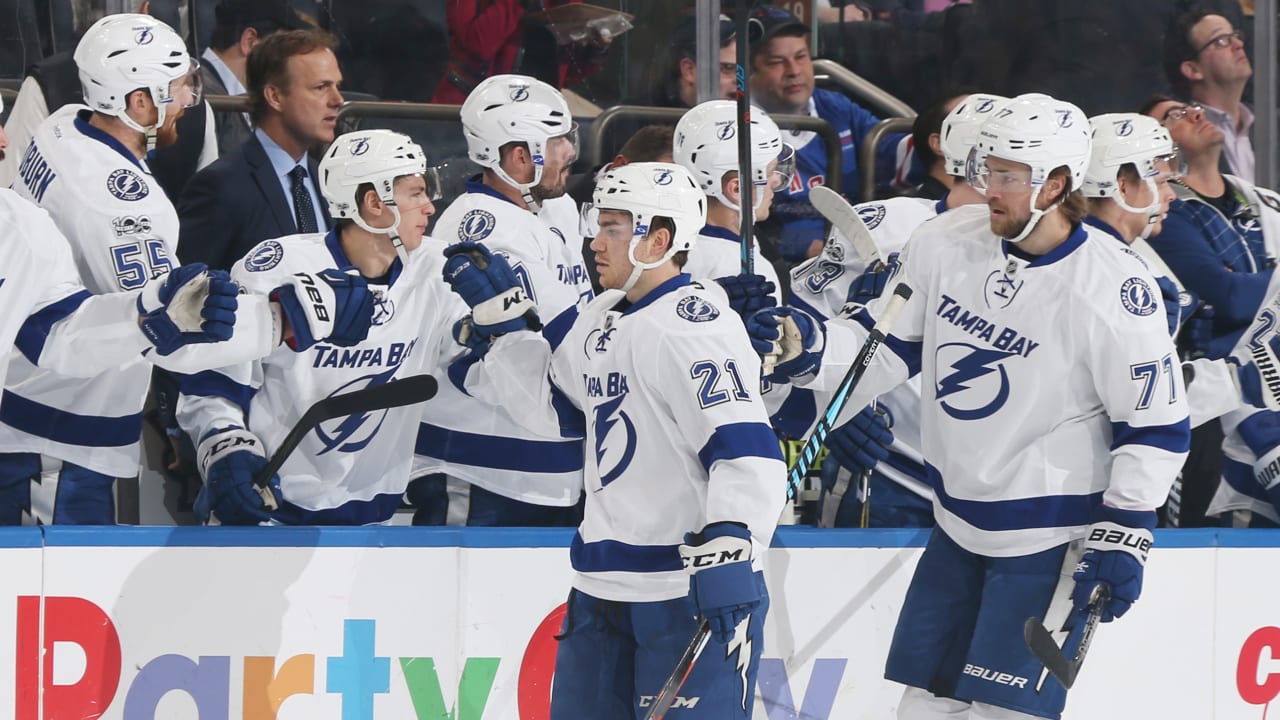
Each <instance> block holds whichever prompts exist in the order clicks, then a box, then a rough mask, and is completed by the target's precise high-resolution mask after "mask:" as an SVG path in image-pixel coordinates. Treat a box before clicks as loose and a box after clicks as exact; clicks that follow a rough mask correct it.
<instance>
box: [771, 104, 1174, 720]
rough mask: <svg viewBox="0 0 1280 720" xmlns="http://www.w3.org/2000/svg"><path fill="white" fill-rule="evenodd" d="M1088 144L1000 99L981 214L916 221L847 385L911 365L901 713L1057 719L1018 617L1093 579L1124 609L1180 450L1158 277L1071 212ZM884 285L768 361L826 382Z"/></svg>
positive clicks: (1087, 592)
mask: <svg viewBox="0 0 1280 720" xmlns="http://www.w3.org/2000/svg"><path fill="white" fill-rule="evenodd" d="M1089 152H1090V131H1089V124H1088V120H1087V119H1086V118H1085V116H1084V114H1083V113H1082V112H1081V111H1080V110H1079V108H1077V107H1075V106H1074V105H1071V104H1070V103H1066V102H1062V101H1059V100H1055V99H1053V98H1050V97H1048V96H1044V95H1024V96H1019V97H1017V98H1014V99H1013V100H1011V101H1010V102H1009V103H1008V104H1007V105H1006V106H1005V107H1004V108H1003V109H1001V110H1000V111H999V112H998V113H996V115H995V116H994V117H992V118H991V119H989V120H987V121H986V122H985V123H984V124H983V125H982V128H981V130H980V132H979V138H978V142H977V146H976V148H975V151H974V155H973V158H972V160H971V162H970V163H969V178H970V183H971V184H972V185H974V187H975V188H976V189H979V190H983V191H984V192H985V194H986V198H987V207H986V208H981V207H976V206H975V207H969V208H958V209H956V210H953V211H951V212H948V213H946V214H944V215H941V216H939V217H938V218H937V219H936V220H933V221H930V222H928V223H925V224H924V225H922V226H921V227H920V229H918V230H917V231H916V233H915V234H913V235H912V237H911V240H910V241H909V242H908V243H907V246H906V248H905V249H904V250H903V252H902V265H901V268H900V270H899V271H898V273H897V275H896V276H895V277H894V278H893V280H892V281H891V285H890V286H891V287H892V286H893V285H896V284H897V283H904V284H906V285H907V286H909V287H910V288H912V289H913V290H914V291H915V294H914V295H913V296H912V297H911V299H910V301H908V302H907V304H906V306H905V307H904V308H903V312H902V314H901V315H900V316H899V318H898V321H897V324H896V325H895V326H894V328H893V330H892V335H891V337H890V338H889V339H888V341H887V342H886V343H885V344H884V345H883V346H882V348H881V352H880V353H879V354H878V355H877V356H876V358H875V360H874V361H873V362H872V364H871V367H870V368H869V369H868V371H867V373H866V374H865V375H864V376H863V379H862V383H861V384H860V385H859V386H858V388H857V389H856V390H855V391H854V392H853V393H852V397H851V399H850V402H849V407H851V408H860V407H862V406H863V405H865V403H866V401H867V400H868V399H869V398H870V397H873V396H875V395H876V394H878V393H881V392H883V391H884V390H885V389H886V388H888V387H891V386H893V385H895V384H897V383H900V382H902V381H903V380H905V379H906V378H907V377H910V376H911V375H914V374H915V373H917V372H919V373H920V375H921V381H922V382H921V386H922V393H923V394H922V423H921V430H922V440H923V450H924V457H925V458H926V462H927V465H926V472H927V474H928V477H929V480H930V484H931V485H932V487H933V490H934V495H935V503H934V515H935V518H936V520H937V522H938V526H937V527H936V528H935V530H934V532H933V534H932V536H931V538H930V540H929V543H928V545H927V547H926V548H925V551H924V553H923V555H922V556H921V558H920V562H919V565H918V566H917V569H916V571H915V575H914V576H913V578H912V582H911V585H910V587H909V589H908V591H907V596H906V599H905V600H904V603H903V608H902V611H901V614H900V615H899V620H898V627H897V630H896V631H895V633H894V638H893V642H892V645H891V647H890V651H889V657H888V661H887V664H886V671H885V675H886V677H887V678H889V679H891V680H895V681H897V682H900V683H903V684H904V685H907V686H908V687H907V690H906V692H905V693H904V695H903V699H902V702H901V703H900V705H899V709H898V717H899V718H904V719H907V720H915V719H917V718H984V719H989V718H1026V717H1045V718H1057V717H1058V716H1059V715H1060V713H1061V711H1062V708H1063V706H1064V703H1065V700H1066V693H1065V690H1064V689H1063V688H1062V686H1061V685H1059V684H1058V683H1057V682H1056V681H1054V680H1052V679H1049V680H1047V681H1046V682H1044V683H1043V685H1039V686H1038V684H1037V679H1038V678H1040V677H1041V673H1042V670H1043V668H1042V666H1041V665H1040V664H1039V663H1038V662H1037V661H1036V659H1035V657H1034V656H1033V655H1032V654H1031V653H1030V652H1029V651H1028V650H1027V648H1026V647H1025V645H1024V643H1023V632H1022V626H1023V622H1024V620H1026V618H1028V617H1037V618H1045V624H1046V626H1048V627H1051V628H1055V629H1056V628H1059V627H1062V626H1064V621H1065V623H1066V624H1067V625H1073V626H1074V627H1076V628H1080V627H1081V626H1082V625H1083V623H1081V622H1079V621H1078V619H1079V618H1080V617H1081V616H1082V615H1083V613H1084V612H1085V611H1086V610H1087V609H1089V606H1090V603H1091V602H1092V601H1093V600H1092V598H1093V593H1094V591H1095V590H1096V589H1097V588H1098V587H1099V586H1103V585H1105V586H1107V587H1108V588H1109V590H1110V597H1109V599H1108V600H1105V601H1102V602H1104V604H1103V605H1102V608H1101V610H1102V618H1103V620H1104V621H1110V620H1112V619H1114V618H1116V617H1119V616H1120V615H1123V614H1124V613H1125V612H1126V611H1127V610H1128V609H1129V607H1130V606H1131V605H1132V603H1133V602H1135V601H1136V600H1137V598H1138V595H1139V593H1140V591H1141V588H1142V571H1143V565H1144V563H1145V561H1146V555H1147V551H1148V548H1149V547H1150V544H1151V537H1152V536H1151V529H1152V528H1154V527H1155V523H1156V513H1155V508H1156V507H1158V506H1159V505H1160V504H1161V503H1162V502H1163V501H1164V498H1165V497H1166V495H1167V493H1168V491H1169V487H1170V485H1171V484H1172V482H1173V479H1174V476H1175V475H1176V474H1177V472H1178V470H1179V468H1180V467H1181V465H1182V461H1183V459H1184V458H1185V457H1186V452H1187V447H1188V444H1189V441H1190V429H1189V423H1188V418H1187V404H1186V398H1185V390H1184V388H1183V381H1182V373H1181V371H1180V369H1179V368H1178V366H1177V360H1176V350H1175V349H1174V345H1173V342H1172V340H1171V339H1170V338H1169V334H1168V328H1167V326H1166V323H1165V318H1164V312H1163V309H1162V308H1161V303H1160V301H1159V292H1158V291H1157V290H1156V287H1155V281H1154V279H1153V278H1152V276H1151V274H1150V272H1149V271H1148V270H1147V269H1146V267H1145V265H1144V264H1143V263H1141V262H1140V261H1139V260H1138V258H1136V257H1133V256H1132V255H1131V254H1130V253H1127V252H1125V251H1124V250H1123V249H1122V247H1121V246H1120V244H1119V243H1116V242H1115V241H1114V240H1112V239H1110V238H1108V237H1106V236H1104V235H1102V234H1100V233H1098V231H1096V230H1093V229H1091V228H1089V227H1088V226H1085V225H1082V224H1081V220H1082V219H1083V217H1084V214H1085V201H1084V198H1083V197H1082V196H1081V195H1080V194H1079V192H1078V191H1077V188H1079V187H1080V186H1081V184H1082V181H1083V177H1084V172H1085V168H1086V166H1087V164H1088V161H1089ZM882 297H883V299H880V300H876V301H873V302H872V303H870V304H869V305H868V306H866V307H865V308H863V309H861V310H859V311H858V312H857V313H856V314H855V315H854V316H853V317H852V318H850V319H844V318H837V319H833V320H831V321H830V322H828V323H827V325H826V328H825V333H824V331H823V328H822V326H820V325H817V324H816V323H813V322H812V321H811V320H809V319H808V318H807V317H806V318H805V319H803V320H800V321H798V322H796V326H797V327H796V328H788V330H789V332H787V333H783V334H782V336H781V339H780V349H781V353H780V354H773V353H770V355H769V358H768V360H769V361H774V360H776V361H777V364H776V371H777V373H778V374H781V375H784V376H787V377H790V378H792V379H793V381H794V382H797V383H800V384H802V385H805V386H809V387H812V388H815V389H817V390H820V391H824V392H829V391H831V390H833V389H834V388H835V387H836V386H837V385H838V384H839V382H840V380H841V379H842V378H843V376H844V374H845V372H846V371H847V370H848V369H849V365H850V362H851V360H852V358H853V357H854V356H855V355H856V352H857V348H858V347H859V346H860V345H861V344H862V342H863V341H864V340H865V338H866V335H867V329H866V328H868V327H870V323H871V322H873V321H874V319H875V318H876V317H877V316H879V315H880V314H881V313H882V312H883V310H884V306H885V303H886V302H887V298H888V295H887V294H886V295H885V296H882ZM760 312H762V313H776V312H777V311H774V310H762V311H760ZM784 322H786V320H785V319H784ZM801 325H804V326H805V327H804V328H803V329H801V328H800V327H799V326H801ZM774 337H775V338H776V337H777V335H775V336H774ZM797 337H798V338H801V342H795V341H794V340H793V339H794V338H797ZM758 339H759V340H762V341H763V340H768V339H769V338H767V337H763V336H762V337H759V338H758ZM767 364H768V362H767V363H766V365H767ZM1081 539H1083V540H1084V543H1083V550H1084V553H1083V556H1082V557H1079V558H1078V562H1077V557H1076V556H1075V551H1076V549H1077V548H1079V545H1077V541H1080V540H1081ZM1069 546H1075V547H1072V548H1070V550H1069ZM1073 569H1074V576H1073V573H1072V571H1073ZM1067 598H1070V599H1069V600H1067ZM1069 610H1070V612H1068V611H1069ZM1046 615H1048V617H1046ZM1078 636H1079V632H1073V633H1072V634H1071V635H1070V636H1068V643H1070V642H1076V641H1078ZM1070 652H1071V648H1070V647H1068V653H1070ZM1001 678H1008V679H1009V681H1008V682H1000V679H1001Z"/></svg>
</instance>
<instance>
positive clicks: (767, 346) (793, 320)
mask: <svg viewBox="0 0 1280 720" xmlns="http://www.w3.org/2000/svg"><path fill="white" fill-rule="evenodd" d="M746 325H747V335H748V336H750V337H751V346H752V347H754V348H755V350H756V352H757V353H759V354H760V360H761V363H762V365H763V368H762V372H763V374H764V378H765V379H766V380H769V381H771V382H777V383H785V382H790V381H791V379H792V378H794V377H799V376H801V375H806V374H808V373H813V372H817V370H818V367H819V366H820V365H821V364H822V350H823V347H824V346H825V345H826V337H827V336H826V330H824V329H823V327H822V324H821V323H819V322H817V321H816V320H814V319H813V318H811V317H809V315H808V314H807V313H805V312H804V311H803V310H797V309H795V308H791V307H785V306H784V307H778V308H765V309H764V310H758V311H756V312H755V313H753V314H752V315H751V317H749V318H747V320H746Z"/></svg>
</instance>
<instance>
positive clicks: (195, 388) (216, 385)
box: [178, 370, 257, 415]
mask: <svg viewBox="0 0 1280 720" xmlns="http://www.w3.org/2000/svg"><path fill="white" fill-rule="evenodd" d="M178 387H179V388H180V389H181V391H182V394H183V395H203V396H204V397H220V398H224V399H226V400H229V401H231V402H233V403H235V404H236V406H237V407H239V408H240V410H242V411H243V412H244V413H245V415H248V414H249V403H250V402H251V401H252V400H253V395H254V393H255V392H257V391H256V390H254V389H253V388H252V387H249V386H248V385H241V384H240V383H238V382H236V381H235V380H232V379H231V378H229V377H227V376H226V375H223V374H222V373H220V372H217V371H214V370H205V371H203V372H198V373H195V374H192V375H181V376H179V379H178Z"/></svg>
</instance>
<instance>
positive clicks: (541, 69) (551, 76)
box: [431, 0, 613, 105]
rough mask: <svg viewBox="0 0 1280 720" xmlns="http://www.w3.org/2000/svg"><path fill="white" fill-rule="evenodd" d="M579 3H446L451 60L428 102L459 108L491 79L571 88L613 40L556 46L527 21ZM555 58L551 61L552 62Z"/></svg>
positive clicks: (592, 69) (573, 0) (592, 68)
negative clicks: (518, 78)
mask: <svg viewBox="0 0 1280 720" xmlns="http://www.w3.org/2000/svg"><path fill="white" fill-rule="evenodd" d="M581 2H582V0H449V3H448V6H447V10H448V24H449V44H450V52H451V53H452V55H453V59H452V60H450V61H449V67H448V70H447V71H446V73H445V77H444V79H443V80H442V81H441V82H440V85H439V86H437V87H436V94H435V97H433V98H432V100H431V101H432V102H435V103H448V104H451V105H460V104H461V103H462V101H463V100H465V99H466V97H467V94H468V93H470V92H471V91H472V90H473V89H475V87H476V86H477V85H479V84H480V81H481V80H484V79H485V78H487V77H492V76H494V75H502V74H505V73H518V74H521V75H530V76H533V77H536V78H538V79H539V80H542V81H543V82H546V83H548V84H550V85H554V86H555V87H557V88H567V87H573V86H574V85H576V84H578V83H579V82H581V81H582V80H584V79H586V78H588V77H590V76H591V75H593V74H594V73H595V72H596V71H597V70H599V69H600V64H601V63H602V62H603V61H604V57H605V55H606V54H607V53H608V52H609V45H610V43H612V42H613V38H612V37H610V36H608V35H606V34H604V33H595V34H593V35H592V37H591V39H590V40H586V41H583V42H577V43H573V44H570V45H565V46H557V45H555V43H554V40H553V39H551V38H550V35H551V33H550V31H549V30H548V29H547V27H546V25H545V24H543V23H542V22H540V21H538V20H535V19H533V18H532V17H530V16H531V15H532V14H533V13H537V12H540V11H542V10H545V9H546V8H548V7H556V6H560V5H569V4H574V3H581ZM551 56H554V57H551Z"/></svg>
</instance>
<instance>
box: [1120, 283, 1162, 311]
mask: <svg viewBox="0 0 1280 720" xmlns="http://www.w3.org/2000/svg"><path fill="white" fill-rule="evenodd" d="M1120 304H1121V305H1124V309H1125V310H1128V311H1129V312H1131V313H1133V314H1134V315H1138V316H1139V317H1142V316H1146V315H1150V314H1151V313H1153V312H1155V311H1156V306H1157V305H1158V304H1159V303H1157V302H1156V296H1155V293H1153V292H1151V286H1150V285H1148V284H1147V283H1146V281H1145V280H1143V279H1142V278H1136V277H1131V278H1129V279H1128V280H1125V281H1124V284H1123V285H1121V286H1120Z"/></svg>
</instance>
